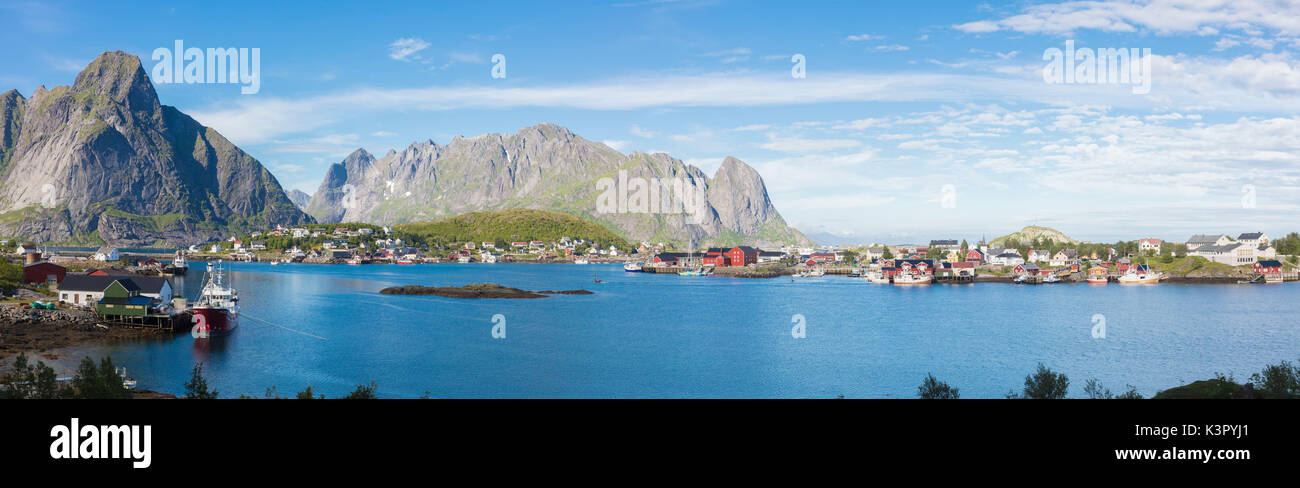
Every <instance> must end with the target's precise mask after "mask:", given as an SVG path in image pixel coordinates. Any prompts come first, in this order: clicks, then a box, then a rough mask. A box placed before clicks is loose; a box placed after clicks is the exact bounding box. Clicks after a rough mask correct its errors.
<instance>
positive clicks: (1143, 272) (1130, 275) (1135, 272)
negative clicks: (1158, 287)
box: [1119, 264, 1164, 285]
mask: <svg viewBox="0 0 1300 488" xmlns="http://www.w3.org/2000/svg"><path fill="white" fill-rule="evenodd" d="M1163 277H1164V276H1162V275H1161V274H1160V273H1158V272H1154V271H1151V268H1150V267H1148V266H1147V265H1145V264H1141V265H1138V266H1134V267H1132V268H1129V269H1128V271H1125V272H1124V276H1120V277H1119V284H1121V285H1154V284H1157V283H1160V278H1163Z"/></svg>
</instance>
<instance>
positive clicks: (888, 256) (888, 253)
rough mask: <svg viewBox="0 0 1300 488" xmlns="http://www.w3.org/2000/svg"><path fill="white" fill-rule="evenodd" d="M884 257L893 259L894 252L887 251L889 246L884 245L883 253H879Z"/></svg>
mask: <svg viewBox="0 0 1300 488" xmlns="http://www.w3.org/2000/svg"><path fill="white" fill-rule="evenodd" d="M881 257H882V258H884V259H894V253H892V252H890V251H889V246H885V253H884V254H882V255H881Z"/></svg>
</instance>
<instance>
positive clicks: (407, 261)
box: [397, 258, 415, 264]
mask: <svg viewBox="0 0 1300 488" xmlns="http://www.w3.org/2000/svg"><path fill="white" fill-rule="evenodd" d="M397 264H415V260H413V259H411V258H398V259H397Z"/></svg>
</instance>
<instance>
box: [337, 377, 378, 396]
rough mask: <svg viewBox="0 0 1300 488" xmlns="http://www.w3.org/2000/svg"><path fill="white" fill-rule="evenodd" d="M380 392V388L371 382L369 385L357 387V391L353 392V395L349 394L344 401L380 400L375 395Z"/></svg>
mask: <svg viewBox="0 0 1300 488" xmlns="http://www.w3.org/2000/svg"><path fill="white" fill-rule="evenodd" d="M378 390H379V386H378V385H376V384H375V382H373V381H371V382H370V384H369V385H357V389H355V390H352V393H348V396H345V397H343V399H345V400H373V399H375V398H379V397H378V396H377V395H376V394H375V393H376V392H377V391H378Z"/></svg>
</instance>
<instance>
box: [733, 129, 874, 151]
mask: <svg viewBox="0 0 1300 488" xmlns="http://www.w3.org/2000/svg"><path fill="white" fill-rule="evenodd" d="M767 139H768V140H767V142H765V143H762V144H759V145H758V147H761V148H763V149H767V150H769V151H779V152H791V153H808V152H824V151H834V150H836V149H844V148H849V147H858V146H861V145H862V142H860V141H855V140H853V139H805V138H802V137H780V136H776V135H774V134H768V136H767Z"/></svg>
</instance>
